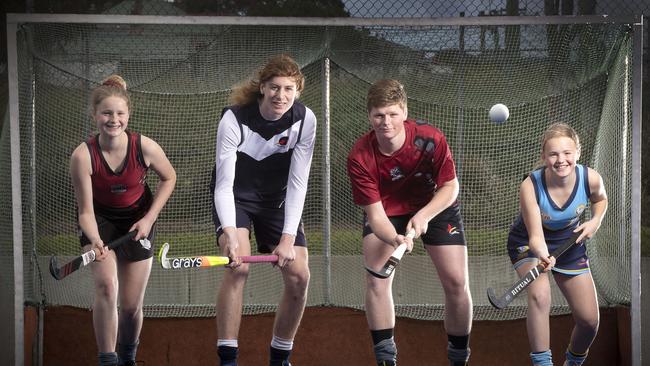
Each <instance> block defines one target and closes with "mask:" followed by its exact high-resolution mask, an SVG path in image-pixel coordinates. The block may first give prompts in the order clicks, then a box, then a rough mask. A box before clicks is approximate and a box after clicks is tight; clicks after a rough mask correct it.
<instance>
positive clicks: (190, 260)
mask: <svg viewBox="0 0 650 366" xmlns="http://www.w3.org/2000/svg"><path fill="white" fill-rule="evenodd" d="M167 252H169V243H165V244H163V245H162V247H160V251H159V252H158V261H160V264H161V265H162V268H164V269H181V268H205V267H214V266H226V265H228V264H230V263H232V260H231V259H230V257H225V256H216V255H198V256H191V257H167ZM240 258H241V260H242V262H243V263H274V262H277V261H278V256H277V255H248V256H242V257H240Z"/></svg>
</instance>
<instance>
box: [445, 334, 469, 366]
mask: <svg viewBox="0 0 650 366" xmlns="http://www.w3.org/2000/svg"><path fill="white" fill-rule="evenodd" d="M469 355H470V349H469V334H468V335H464V336H455V335H451V334H447V359H449V364H450V365H451V366H465V365H467V362H468V361H469Z"/></svg>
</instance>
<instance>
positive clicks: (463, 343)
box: [447, 334, 469, 349]
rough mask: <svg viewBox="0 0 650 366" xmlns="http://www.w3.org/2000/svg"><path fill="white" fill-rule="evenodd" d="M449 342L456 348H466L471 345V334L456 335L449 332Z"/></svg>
mask: <svg viewBox="0 0 650 366" xmlns="http://www.w3.org/2000/svg"><path fill="white" fill-rule="evenodd" d="M447 340H448V341H449V344H450V345H451V346H452V347H453V348H456V349H466V348H467V346H469V334H468V335H464V336H455V335H451V334H447Z"/></svg>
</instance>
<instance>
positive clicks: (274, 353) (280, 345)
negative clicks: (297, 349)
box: [269, 335, 293, 366]
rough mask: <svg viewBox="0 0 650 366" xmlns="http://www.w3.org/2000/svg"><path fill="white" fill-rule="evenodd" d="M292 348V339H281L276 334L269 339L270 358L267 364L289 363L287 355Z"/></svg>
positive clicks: (282, 365)
mask: <svg viewBox="0 0 650 366" xmlns="http://www.w3.org/2000/svg"><path fill="white" fill-rule="evenodd" d="M292 349H293V339H283V338H280V337H278V336H276V335H274V336H273V339H271V349H270V354H271V359H270V361H269V365H271V366H284V365H290V364H289V356H291V350H292Z"/></svg>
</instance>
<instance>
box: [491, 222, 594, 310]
mask: <svg viewBox="0 0 650 366" xmlns="http://www.w3.org/2000/svg"><path fill="white" fill-rule="evenodd" d="M580 233H582V231H579V232H577V233H573V235H571V237H570V238H569V239H567V240H566V241H565V242H564V243H563V244H562V245H561V246H559V247H558V248H556V249H555V250H554V251H553V253H551V255H550V256H551V257H555V259H557V258H558V257H560V256H561V255H562V254H564V252H566V251H567V250H569V248H571V247H572V246H574V245H575V244H576V240H578V237H579V236H580ZM544 268H545V266H544V264H543V263H540V264H538V265H537V266H535V267H534V268H533V269H531V270H530V271H528V273H526V275H524V276H523V277H521V278H520V279H519V280H517V282H515V283H514V284H513V285H512V286H511V287H510V288H509V289H508V290H507V291H506V292H505V293H504V294H503V295H501V296H500V297H497V295H496V293H495V292H494V289H493V288H491V287H488V289H487V296H488V300H490V304H492V306H494V307H495V308H497V309H503V308H505V307H506V306H508V304H510V303H511V302H512V300H514V299H515V297H517V296H518V295H519V294H520V293H521V292H522V291H524V290H525V289H526V288H527V287H528V286H529V285H530V284H531V283H532V282H533V281H535V280H536V279H537V277H539V275H540V274H542V273H543V271H544Z"/></svg>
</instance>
